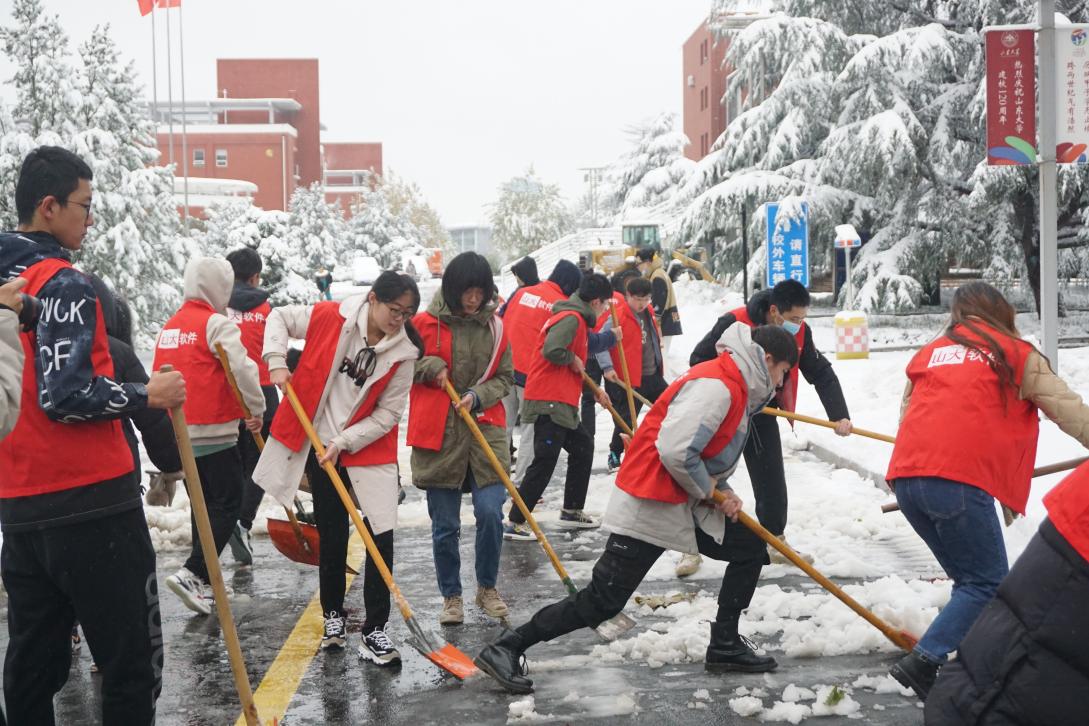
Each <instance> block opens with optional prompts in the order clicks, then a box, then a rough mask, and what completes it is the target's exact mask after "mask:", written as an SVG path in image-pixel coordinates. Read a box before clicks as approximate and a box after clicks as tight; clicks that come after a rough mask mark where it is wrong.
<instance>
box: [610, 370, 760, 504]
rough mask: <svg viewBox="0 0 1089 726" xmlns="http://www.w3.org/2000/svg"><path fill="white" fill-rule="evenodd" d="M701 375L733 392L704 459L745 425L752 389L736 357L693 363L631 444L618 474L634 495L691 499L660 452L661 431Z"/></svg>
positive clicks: (621, 483) (679, 500)
mask: <svg viewBox="0 0 1089 726" xmlns="http://www.w3.org/2000/svg"><path fill="white" fill-rule="evenodd" d="M697 378H717V379H718V380H720V381H722V382H723V383H724V384H726V388H728V389H729V391H730V410H729V411H727V412H726V416H725V417H724V418H723V420H722V423H721V424H719V427H718V429H717V430H716V431H715V434H714V436H712V437H711V440H710V441H708V442H707V445H706V446H704V447H703V451H701V452H700V458H702V459H711V458H713V457H715V456H717V455H718V454H719V453H720V452H721V451H722V450H723V449H725V448H726V445H727V444H728V443H730V440H731V439H733V438H734V436H735V435H736V434H737V427H738V426H739V425H740V424H741V417H742V416H744V415H745V407H746V406H747V405H748V401H749V389H748V386H746V385H745V378H744V377H743V376H742V375H741V370H740V369H739V368H738V367H737V364H736V363H734V359H733V358H732V357H731V356H730V354H729V353H721V354H719V356H718V358H715V359H714V360H709V361H706V362H704V363H700V364H698V365H695V366H692V367H691V368H689V369H688V372H687V373H685V374H684V375H683V376H681V377H680V378H678V379H677V380H675V381H673V383H671V384H669V387H668V388H666V390H665V392H664V393H663V394H662V395H661V397H660V398H659V399H658V400H657V401H656V402H655V403H654V405H653V406H651V407H650V411H649V412H648V413H647V415H646V418H644V419H643V423H641V424H639V428H638V429H636V431H635V437H634V438H633V439H632V441H631V445H630V446H629V447H628V453H627V454H626V455H625V456H624V461H623V463H621V465H620V471H618V472H617V474H616V485H617V486H618V487H620V488H621V489H623V490H624V491H626V492H627V493H628V494H631V495H632V496H633V497H639V498H640V499H651V500H653V501H656V502H666V503H668V504H681V503H683V502H687V501H688V492H687V491H686V490H685V489H684V488H683V487H682V486H681V485H680V484H678V483H677V482H676V481H674V479H673V477H672V476H670V474H669V470H667V469H666V468H665V466H663V465H662V456H661V454H660V453H659V452H658V434H659V432H660V431H661V429H662V421H664V420H665V417H666V415H667V414H668V413H669V405H670V403H672V402H673V399H674V398H676V397H677V393H678V392H679V391H680V390H681V388H682V387H683V386H684V385H685V384H686V383H688V382H689V381H691V380H694V379H697Z"/></svg>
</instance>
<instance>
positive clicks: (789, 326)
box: [783, 320, 802, 335]
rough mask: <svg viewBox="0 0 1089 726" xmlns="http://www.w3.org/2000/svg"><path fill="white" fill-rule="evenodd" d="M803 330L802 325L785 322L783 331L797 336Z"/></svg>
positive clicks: (789, 321)
mask: <svg viewBox="0 0 1089 726" xmlns="http://www.w3.org/2000/svg"><path fill="white" fill-rule="evenodd" d="M801 329H802V324H801V323H795V322H793V321H791V320H784V321H783V330H785V331H787V332H788V333H790V334H791V335H797V334H798V331H799V330H801Z"/></svg>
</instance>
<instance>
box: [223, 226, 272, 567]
mask: <svg viewBox="0 0 1089 726" xmlns="http://www.w3.org/2000/svg"><path fill="white" fill-rule="evenodd" d="M227 262H229V263H231V269H232V270H234V287H233V288H232V289H231V299H230V301H228V303H227V317H228V318H230V319H231V322H233V323H234V324H235V325H237V326H238V329H239V330H240V331H241V333H242V345H244V346H246V353H247V354H248V355H249V357H250V360H252V361H253V362H254V363H256V364H257V372H258V377H259V379H260V383H261V392H262V393H263V394H264V395H265V414H264V424H263V425H262V427H261V435H262V436H263V437H264V438H265V439H268V432H269V426H271V425H272V417H273V416H275V415H276V409H277V407H278V406H279V403H280V397H279V396H278V395H277V393H276V386H274V385H272V381H271V380H270V378H269V370H268V364H267V363H265V360H264V358H262V357H261V353H262V349H263V347H264V344H265V325H266V323H267V321H268V316H269V314H270V313H271V312H272V305H270V304H269V301H268V292H267V291H265V290H262V289H261V288H260V287H258V285H260V284H261V270H262V268H263V267H264V264H263V263H262V262H261V255H259V254H257V251H256V250H254V249H251V248H249V247H241V248H239V249H237V250H234V251H233V252H231V253H230V254H228V255H227ZM243 428H245V424H239V431H238V453H239V455H240V456H241V457H242V471H243V473H244V474H245V477H246V483H245V485H244V486H243V488H242V505H241V507H240V508H239V510H238V524H236V525H235V528H234V532H232V533H231V539H230V540H229V541H228V544H229V545H230V546H231V554H232V555H234V558H235V560H236V561H237V562H239V563H241V564H243V565H250V564H253V546H252V545H251V544H250V529H251V528H252V527H253V520H254V518H255V517H256V516H257V510H258V508H259V507H260V506H261V500H262V499H263V498H264V496H265V490H264V489H262V488H261V487H259V486H257V484H255V483H254V481H253V468H254V467H255V466H257V459H258V458H260V456H261V452H260V451H259V450H258V449H257V442H256V441H255V440H254V438H253V436H252V435H250V433H249V432H248V431H243V430H242V429H243Z"/></svg>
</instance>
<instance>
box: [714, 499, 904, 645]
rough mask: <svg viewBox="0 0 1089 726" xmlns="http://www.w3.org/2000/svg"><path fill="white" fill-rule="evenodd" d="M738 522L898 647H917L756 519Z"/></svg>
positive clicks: (739, 516) (742, 516) (746, 517)
mask: <svg viewBox="0 0 1089 726" xmlns="http://www.w3.org/2000/svg"><path fill="white" fill-rule="evenodd" d="M712 496H713V497H714V500H715V501H716V502H721V501H724V500H725V499H726V496H725V495H724V494H723V493H722V492H720V491H719V490H717V489H715V490H714V491H713V492H712ZM737 521H739V522H741V523H742V524H743V525H745V526H746V527H748V528H749V529H750V530H752V531H753V532H754V533H755V534H756V536H757V537H759V538H760V539H762V540H764V541H765V542H766V543H768V544H769V545H771V546H772V547H774V548H775V549H776V550H778V551H779V552H780V553H782V555H783V556H784V557H786V558H787V559H788V560H790V561H791V562H792V563H794V565H795V566H796V567H798V568H799V569H800V570H802V572H804V573H805V574H807V575H809V576H810V577H811V578H813V579H814V580H815V581H816V582H817V583H819V584H820V586H821V587H823V588H824V589H825V590H827V591H828V592H830V593H832V594H833V595H834V596H835V597H836V598H837V599H839V600H840V601H841V602H842V603H843V604H845V605H846V606H847V607H849V608H851V609H852V610H854V611H855V612H856V613H857V614H858V615H860V616H862V618H863V619H865V620H866V622H868V623H869V624H870V625H872V626H874V627H875V628H877V629H878V630H880V631H881V633H882V634H883V635H884V636H885V637H886V638H888V639H889V640H891V641H892V642H893V643H895V644H896V645H897V646H898V647H900V648H903V649H904V650H907V651H910V650H911V649H912V648H913V647H914V646H915V643H914V642H912V639H911V638H910V637H908V635H907V634H906V633H903V632H901V631H899V630H896V629H895V628H893V627H892V626H891V625H889V624H888V623H886V622H885V621H884V620H882V619H881V618H879V617H877V616H876V615H874V614H873V613H872V612H870V611H869V610H867V609H866V608H864V607H862V605H860V604H859V603H858V601H856V600H855V599H854V598H853V597H851V596H850V595H848V594H847V593H845V592H844V591H843V590H841V589H840V588H839V586H838V585H836V583H834V582H832V581H831V580H829V579H828V578H827V577H825V576H824V575H822V574H821V573H820V572H818V571H817V569H816V568H815V567H813V565H811V564H809V563H808V562H806V561H805V560H803V559H802V558H801V557H799V556H798V553H797V552H795V551H794V550H793V549H791V548H790V546H789V545H787V543H786V542H783V540H781V539H779V538H778V537H776V536H775V535H773V534H772V533H771V532H769V531H768V530H766V529H764V527H762V526H761V525H760V523H759V522H757V521H756V520H755V519H753V518H752V517H750V516H749V515H747V514H745V512H738V513H737Z"/></svg>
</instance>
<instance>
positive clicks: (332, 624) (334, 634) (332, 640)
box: [321, 610, 345, 650]
mask: <svg viewBox="0 0 1089 726" xmlns="http://www.w3.org/2000/svg"><path fill="white" fill-rule="evenodd" d="M344 642H345V636H344V617H343V616H342V615H340V614H339V613H338V612H337V611H336V610H332V611H330V612H329V613H328V614H326V616H325V634H324V635H323V636H321V649H322V650H328V649H329V648H343V647H344Z"/></svg>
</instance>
